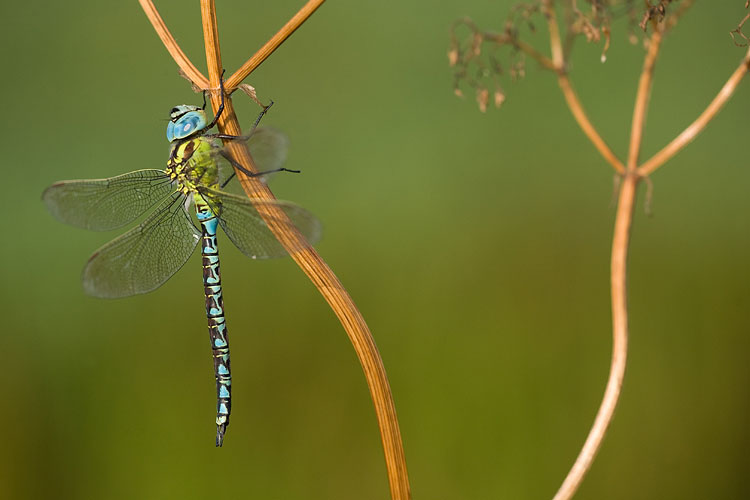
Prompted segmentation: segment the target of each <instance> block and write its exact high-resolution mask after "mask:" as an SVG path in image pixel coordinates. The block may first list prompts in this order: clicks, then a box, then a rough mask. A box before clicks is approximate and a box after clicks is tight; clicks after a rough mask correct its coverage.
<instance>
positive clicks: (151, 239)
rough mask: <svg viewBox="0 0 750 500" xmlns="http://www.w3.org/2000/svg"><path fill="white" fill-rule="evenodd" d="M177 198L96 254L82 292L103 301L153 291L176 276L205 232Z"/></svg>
mask: <svg viewBox="0 0 750 500" xmlns="http://www.w3.org/2000/svg"><path fill="white" fill-rule="evenodd" d="M184 199H185V197H184V196H183V195H182V194H180V193H177V192H176V193H174V194H172V196H170V197H169V198H168V199H166V200H164V202H163V203H162V204H160V205H159V207H158V208H157V209H156V211H154V213H153V214H151V215H150V216H149V217H148V218H147V219H146V220H145V221H143V222H142V223H141V224H140V225H138V226H136V227H134V228H133V229H131V230H130V231H128V232H127V233H125V234H123V235H122V236H120V237H119V238H116V239H114V240H112V241H110V242H109V243H107V244H106V245H104V246H103V247H101V248H100V249H99V250H97V251H96V252H94V254H93V255H92V256H91V258H90V259H89V261H88V262H87V263H86V267H85V268H84V269H83V288H84V290H85V291H86V293H88V294H89V295H93V296H95V297H102V298H116V297H127V296H129V295H135V294H138V293H146V292H150V291H151V290H154V289H156V288H158V287H159V286H160V285H162V284H163V283H164V282H165V281H167V280H168V279H169V278H170V277H171V276H172V275H173V274H174V273H176V272H177V271H178V270H179V269H180V268H181V267H182V265H183V264H185V262H186V261H187V260H188V257H190V254H192V253H193V249H195V246H196V244H197V243H198V240H200V237H201V233H200V231H198V229H197V228H196V227H195V225H194V224H193V222H192V221H191V220H190V216H189V215H188V214H187V212H186V211H185V206H184V203H183V201H184Z"/></svg>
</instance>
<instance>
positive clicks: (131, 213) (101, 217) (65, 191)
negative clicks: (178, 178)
mask: <svg viewBox="0 0 750 500" xmlns="http://www.w3.org/2000/svg"><path fill="white" fill-rule="evenodd" d="M174 189H175V188H174V187H173V186H172V182H171V180H170V179H169V177H168V176H167V175H166V174H165V173H164V171H163V170H136V171H135V172H129V173H127V174H122V175H118V176H117V177H110V178H109V179H86V180H74V181H60V182H56V183H55V184H53V185H51V186H50V187H48V188H47V189H46V190H45V191H44V193H43V194H42V199H43V200H44V203H45V204H46V205H47V208H48V209H49V211H50V212H52V215H54V216H55V217H56V218H57V219H59V220H60V221H62V222H64V223H66V224H70V225H72V226H76V227H81V228H84V229H92V230H95V231H106V230H109V229H115V228H118V227H121V226H124V225H125V224H127V223H129V222H132V221H134V220H135V219H137V218H138V217H139V216H140V215H141V214H143V213H144V212H145V211H146V210H148V209H149V208H151V207H152V206H154V205H155V204H156V203H157V202H158V201H159V200H162V199H163V198H164V197H165V196H167V195H168V194H169V193H171V192H173V191H174Z"/></svg>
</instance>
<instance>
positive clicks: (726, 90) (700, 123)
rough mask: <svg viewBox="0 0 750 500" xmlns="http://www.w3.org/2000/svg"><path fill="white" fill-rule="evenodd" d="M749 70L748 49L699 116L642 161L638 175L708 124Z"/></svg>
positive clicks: (650, 169) (650, 170)
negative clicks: (656, 151)
mask: <svg viewBox="0 0 750 500" xmlns="http://www.w3.org/2000/svg"><path fill="white" fill-rule="evenodd" d="M749 71H750V50H748V51H747V53H746V54H745V57H744V58H743V59H742V62H741V63H740V65H739V66H738V67H737V69H736V70H735V71H734V73H733V74H732V76H730V77H729V80H727V82H726V83H725V84H724V86H723V87H722V88H721V90H720V91H719V93H718V95H717V96H716V97H714V99H713V101H711V103H710V104H709V105H708V107H707V108H706V109H705V110H704V111H703V113H701V114H700V116H699V117H698V118H697V119H696V120H695V121H694V122H693V123H691V124H690V126H688V127H687V128H686V129H685V130H684V131H682V133H680V135H678V136H677V137H676V138H675V139H674V140H672V142H670V143H669V144H667V145H666V146H665V147H664V148H663V149H662V150H661V151H659V152H658V153H656V154H655V155H654V156H652V157H651V158H650V159H649V160H648V161H646V162H645V163H643V164H642V165H641V166H640V167H639V168H638V175H640V176H641V177H645V176H648V175H651V173H653V172H654V170H656V169H657V168H659V167H661V166H662V165H663V164H664V163H666V162H667V161H668V160H669V159H670V158H672V157H673V156H674V155H676V154H677V153H678V152H679V151H680V150H681V149H682V148H684V147H685V146H687V145H688V144H690V143H691V142H692V141H693V139H695V138H696V137H697V136H698V134H700V133H701V132H702V131H703V129H704V128H706V125H708V124H709V122H710V121H711V120H713V119H714V117H715V116H716V115H717V114H719V111H721V108H722V107H723V106H724V104H726V103H727V101H729V98H731V97H732V95H733V94H734V92H735V91H736V90H737V87H738V86H739V84H740V82H741V81H742V79H743V78H744V77H745V76H746V75H747V74H748V72H749Z"/></svg>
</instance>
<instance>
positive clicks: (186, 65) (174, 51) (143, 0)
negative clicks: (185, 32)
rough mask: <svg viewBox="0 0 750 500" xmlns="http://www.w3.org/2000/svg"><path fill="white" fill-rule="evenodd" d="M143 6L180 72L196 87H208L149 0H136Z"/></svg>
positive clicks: (205, 80)
mask: <svg viewBox="0 0 750 500" xmlns="http://www.w3.org/2000/svg"><path fill="white" fill-rule="evenodd" d="M138 1H139V2H140V4H141V8H143V12H145V13H146V17H148V20H149V21H151V25H152V26H153V27H154V30H156V34H157V35H159V38H161V41H162V43H163V44H164V46H165V47H166V48H167V52H169V54H170V55H171V56H172V59H174V62H176V63H177V66H179V67H180V69H181V70H182V72H183V73H184V74H185V75H186V76H187V77H188V78H189V79H190V81H191V82H193V84H194V85H195V86H197V87H198V88H202V89H205V88H206V87H208V79H207V78H206V77H205V76H203V75H202V74H201V72H200V71H198V68H196V67H195V65H194V64H193V63H192V62H190V59H188V57H187V56H186V55H185V53H184V52H183V51H182V49H181V48H180V46H179V45H177V41H176V40H175V39H174V37H173V36H172V33H170V32H169V29H168V28H167V25H166V24H164V20H163V19H162V18H161V16H160V15H159V12H158V11H157V10H156V7H154V4H153V3H152V2H151V0H138Z"/></svg>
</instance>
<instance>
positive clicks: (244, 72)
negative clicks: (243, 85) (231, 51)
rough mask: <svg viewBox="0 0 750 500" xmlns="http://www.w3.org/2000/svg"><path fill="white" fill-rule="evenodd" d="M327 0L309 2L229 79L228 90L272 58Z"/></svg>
mask: <svg viewBox="0 0 750 500" xmlns="http://www.w3.org/2000/svg"><path fill="white" fill-rule="evenodd" d="M324 1H325V0H309V1H308V2H307V3H306V4H305V5H304V6H303V7H302V8H301V9H300V10H299V12H297V13H296V14H295V15H294V17H292V18H291V19H290V20H289V22H287V23H286V24H285V25H284V26H283V27H282V28H281V29H280V30H279V31H278V32H277V33H276V34H275V35H274V36H272V37H271V39H270V40H268V41H267V42H266V43H265V45H263V47H261V48H260V49H259V50H258V51H257V52H256V53H255V54H253V56H252V57H251V58H250V59H248V60H247V61H246V62H245V64H243V65H242V66H240V69H238V70H237V71H235V72H234V74H233V75H232V76H230V77H229V78H227V81H226V88H227V89H234V88H235V87H236V86H237V85H239V83H240V82H242V80H244V79H245V78H247V76H248V75H249V74H250V73H252V72H253V71H254V70H255V68H257V67H258V66H260V65H261V63H262V62H263V61H265V60H266V59H267V58H268V56H270V55H271V54H272V53H273V51H274V50H276V49H277V48H278V47H279V45H281V44H282V43H283V42H284V40H286V39H287V38H289V37H290V36H291V34H292V33H294V31H295V30H296V29H297V28H299V27H300V26H301V25H302V23H304V22H305V21H306V20H307V18H308V17H310V16H311V15H312V14H313V12H315V11H316V10H317V8H318V7H320V6H321V5H322V4H323V2H324Z"/></svg>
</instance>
